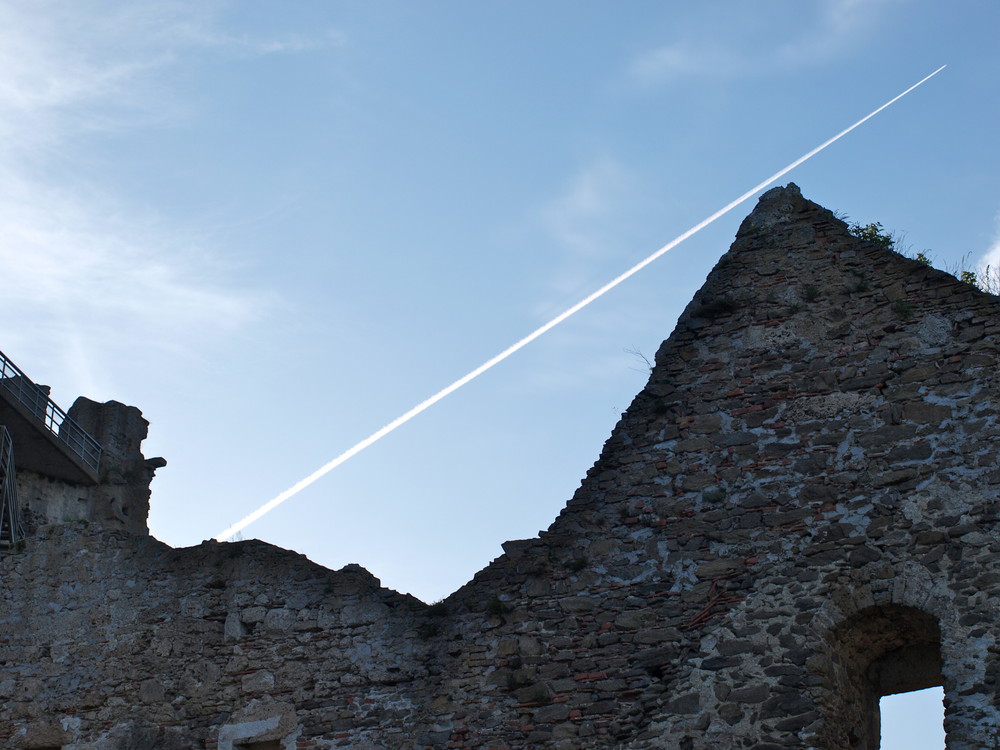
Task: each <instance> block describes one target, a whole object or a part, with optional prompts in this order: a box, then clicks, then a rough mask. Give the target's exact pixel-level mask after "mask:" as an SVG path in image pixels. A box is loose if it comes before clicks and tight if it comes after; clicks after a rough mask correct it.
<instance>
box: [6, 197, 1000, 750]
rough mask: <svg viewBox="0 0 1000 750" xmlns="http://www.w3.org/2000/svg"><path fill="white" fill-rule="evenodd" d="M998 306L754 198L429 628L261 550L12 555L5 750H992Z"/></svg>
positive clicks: (357, 576)
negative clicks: (520, 516) (594, 453)
mask: <svg viewBox="0 0 1000 750" xmlns="http://www.w3.org/2000/svg"><path fill="white" fill-rule="evenodd" d="M998 312H1000V301H998V300H997V298H995V297H991V296H989V295H985V294H982V293H980V292H978V291H977V290H975V289H974V288H972V287H970V286H968V285H965V284H961V283H959V282H957V281H956V280H955V279H954V278H952V277H950V276H948V275H947V274H944V273H941V272H939V271H936V270H934V269H931V268H928V267H926V266H924V265H922V264H920V263H917V262H915V261H912V260H908V259H906V258H903V257H901V256H898V255H896V254H894V253H891V252H889V251H886V250H884V249H882V248H879V247H876V246H874V245H871V244H867V243H865V242H863V241H861V240H858V239H856V238H854V237H852V236H851V235H850V234H849V233H848V232H847V229H846V227H845V226H844V224H843V223H842V222H840V221H839V220H837V219H836V218H834V217H833V215H832V214H830V212H828V211H826V210H825V209H822V208H821V207H819V206H817V205H815V204H813V203H810V202H809V201H806V200H805V199H803V198H802V196H801V195H800V193H799V191H798V189H797V188H796V187H795V186H789V187H787V188H783V189H777V190H774V191H771V192H769V193H767V194H765V195H764V196H763V197H762V198H761V201H760V203H759V205H758V206H757V208H756V209H755V211H754V212H753V213H752V214H751V215H750V216H749V217H748V218H747V219H746V221H744V223H743V225H742V226H741V228H740V231H739V234H738V236H737V239H736V242H735V243H734V245H733V247H732V248H731V249H730V251H729V252H728V253H727V254H726V255H725V256H723V258H722V259H721V260H720V261H719V264H718V265H717V267H716V268H715V269H714V270H713V271H712V273H711V274H710V276H709V278H708V280H707V281H706V283H705V286H704V287H703V288H702V289H701V290H700V291H699V292H698V294H697V295H696V296H695V299H694V300H693V301H692V302H691V304H690V305H689V306H688V308H687V310H686V311H685V312H684V314H683V315H682V317H681V319H680V320H679V322H678V324H677V328H676V330H675V331H674V333H673V334H672V335H671V337H670V338H669V339H668V340H667V341H666V342H664V344H663V346H662V347H661V348H660V350H659V352H658V353H657V356H656V366H655V368H654V371H653V372H652V374H651V377H650V380H649V383H648V384H647V386H646V387H645V388H644V390H643V391H642V392H641V393H640V394H639V395H638V396H637V397H636V399H635V401H634V402H633V404H632V405H631V406H630V408H629V409H628V411H627V412H626V413H625V414H624V415H623V417H622V420H621V422H620V423H619V424H618V426H617V427H616V428H615V430H614V432H613V434H612V436H611V438H610V439H609V440H608V442H607V443H606V445H605V446H604V450H603V452H602V453H601V456H600V458H599V460H598V461H597V463H596V464H595V465H594V467H593V468H592V469H591V470H590V471H589V472H588V475H587V477H586V478H585V479H584V481H583V483H582V485H581V487H580V489H579V490H578V491H577V493H576V494H575V496H574V497H573V499H572V500H571V501H570V502H569V503H568V505H567V506H566V508H565V509H564V510H563V512H562V513H561V514H560V516H559V517H558V518H557V519H556V520H555V522H554V523H553V524H552V526H551V527H550V528H549V530H548V531H547V532H545V533H543V534H542V535H541V536H540V538H538V539H530V540H522V541H514V542H508V543H506V544H505V545H504V550H505V553H504V555H503V556H501V557H500V558H498V559H497V560H496V561H494V562H493V563H492V564H491V565H490V566H488V567H487V568H486V569H484V570H483V571H481V572H480V573H479V574H478V575H477V576H476V577H475V578H474V579H473V580H472V581H471V582H470V583H468V584H467V585H466V586H464V587H463V588H462V589H460V590H459V591H457V592H456V593H455V594H453V595H452V596H451V597H449V598H448V599H447V600H445V601H444V602H442V603H440V604H437V605H433V606H430V607H428V606H427V605H425V604H422V603H421V602H418V601H416V600H414V599H412V598H411V597H405V596H400V595H398V594H396V593H395V592H391V591H387V590H385V589H382V588H380V586H379V584H378V581H377V580H375V579H374V578H372V577H371V576H370V575H369V574H368V573H366V572H365V571H364V570H363V569H361V568H358V567H356V566H348V567H347V568H345V569H343V570H341V571H337V572H331V571H327V570H325V569H322V568H320V567H318V566H315V565H313V564H312V563H309V562H308V561H307V560H305V559H304V558H302V557H300V556H298V555H295V554H294V553H290V552H286V551H284V550H280V549H277V548H274V547H272V546H269V545H266V544H263V543H260V542H242V543H235V544H216V543H206V544H203V545H201V546H200V547H197V548H192V549H183V550H173V549H170V548H168V547H166V546H164V545H162V544H160V543H158V542H156V541H155V540H153V539H150V538H148V537H143V536H133V535H128V534H123V533H114V532H110V531H108V530H107V529H103V528H100V527H94V526H91V527H86V528H84V527H83V525H82V524H60V525H55V526H48V527H45V528H43V529H41V530H40V533H39V535H38V536H37V537H35V538H32V539H30V540H28V544H27V545H26V548H25V549H24V550H21V551H19V552H14V553H12V554H9V555H6V556H4V557H3V559H2V560H0V580H2V582H3V589H2V590H3V594H4V600H3V602H2V603H0V606H2V607H3V610H2V611H3V613H4V614H3V617H2V621H3V628H2V629H0V660H2V662H3V671H2V672H0V675H2V676H0V699H2V703H0V739H3V741H4V742H7V743H9V744H12V745H13V746H14V747H19V748H50V747H64V748H69V749H70V750H83V749H84V748H87V749H90V748H95V749H96V748H132V747H165V748H173V747H177V748H212V749H216V748H217V749H218V750H232V749H236V748H253V749H254V750H268V749H270V748H285V749H286V750H291V749H292V748H338V747H343V748H418V747H451V748H462V747H467V748H480V747H481V748H497V749H499V748H510V749H513V748H530V747H547V748H598V747H600V748H606V747H621V748H636V749H640V748H672V749H673V748H679V749H680V750H708V748H757V750H779V749H780V750H784V749H788V750H791V749H792V748H817V749H818V748H823V749H824V750H855V749H861V748H864V749H868V748H874V747H877V744H878V715H877V700H878V698H879V696H880V695H882V694H885V693H891V692H896V691H900V690H910V689H916V688H920V687H926V686H930V685H935V684H943V686H944V688H945V694H946V722H945V724H946V730H947V733H948V748H949V750H981V749H982V748H987V747H994V746H997V741H996V737H998V736H1000V706H998V700H1000V699H998V698H997V694H998V693H997V687H998V686H997V676H998V673H1000V659H998V650H1000V647H998V646H997V636H998V630H1000V621H998V616H997V609H996V605H995V601H997V596H998V595H1000V570H998V569H997V567H996V563H995V562H994V561H995V560H996V559H997V554H998V553H1000V534H998V529H997V524H998V522H1000V493H998V485H1000V460H998V459H1000V457H998V455H997V450H998V444H1000V402H998V394H1000V389H998V385H1000V383H998V379H1000V374H998V371H997V362H998V356H997V355H998V351H997V346H998V344H997V342H998V334H1000V315H998Z"/></svg>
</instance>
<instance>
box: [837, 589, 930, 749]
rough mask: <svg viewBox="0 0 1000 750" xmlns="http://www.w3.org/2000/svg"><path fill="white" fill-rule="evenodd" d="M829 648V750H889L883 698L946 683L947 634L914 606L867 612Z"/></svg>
mask: <svg viewBox="0 0 1000 750" xmlns="http://www.w3.org/2000/svg"><path fill="white" fill-rule="evenodd" d="M828 647H829V652H828V659H827V665H826V669H825V670H824V671H825V672H826V676H827V680H826V683H827V685H826V696H825V699H824V703H825V708H826V711H825V713H826V716H825V719H826V721H825V725H826V728H825V734H826V746H829V747H836V748H844V750H889V749H890V748H891V745H887V746H886V747H884V748H883V747H882V745H881V737H882V728H881V718H882V716H881V710H880V702H881V699H882V698H883V697H885V696H893V695H897V694H901V693H913V692H914V691H924V690H926V689H928V688H935V687H940V686H941V685H942V683H943V678H942V675H941V630H940V628H939V626H938V623H937V620H936V619H935V618H933V617H931V616H930V615H928V614H927V613H925V612H921V611H920V610H918V609H915V608H913V607H903V606H898V605H889V606H884V607H869V608H867V609H864V610H862V611H860V612H858V613H857V614H856V615H854V616H853V617H851V618H849V619H848V620H847V621H845V622H844V623H842V624H841V625H840V626H838V627H837V628H836V629H835V630H834V632H833V633H831V638H830V643H829V644H828ZM939 694H940V693H939ZM892 702H894V701H892ZM892 702H890V703H892ZM890 703H887V704H886V705H890ZM938 706H939V708H938V710H937V711H935V715H936V716H937V717H938V719H937V722H938V724H937V725H938V726H939V727H941V726H943V720H942V714H941V711H940V706H941V703H940V702H939V703H938ZM907 747H908V750H918V747H917V746H913V745H909V746H907ZM942 747H943V743H942V744H940V745H936V746H930V745H929V746H927V748H928V750H941V748H942ZM919 750H924V746H923V745H921V746H920V747H919Z"/></svg>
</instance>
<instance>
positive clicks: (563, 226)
mask: <svg viewBox="0 0 1000 750" xmlns="http://www.w3.org/2000/svg"><path fill="white" fill-rule="evenodd" d="M629 185H630V180H629V178H628V176H627V174H626V171H625V168H624V167H623V166H622V164H620V163H619V162H618V161H616V160H614V159H611V158H608V157H602V158H599V159H597V160H595V161H593V162H591V163H590V164H587V165H586V166H584V167H582V168H580V169H579V170H578V171H577V172H576V174H574V175H573V176H572V178H570V180H569V182H568V184H567V185H566V186H565V188H564V189H563V190H562V192H561V193H560V194H559V195H558V196H556V197H555V198H553V199H552V200H551V201H550V202H549V203H548V204H547V205H545V206H544V207H543V208H542V211H541V217H542V223H543V224H544V225H545V227H546V229H547V230H548V231H549V233H550V234H551V235H552V237H553V238H554V239H555V240H556V241H557V242H558V243H559V244H560V245H561V246H562V247H563V248H564V249H566V250H569V251H571V252H573V253H574V254H579V255H585V256H594V255H601V254H603V252H604V251H605V249H606V246H607V238H606V237H605V236H604V235H605V234H606V233H604V232H601V231H600V225H601V224H602V223H604V222H605V221H607V219H608V218H609V217H612V216H613V215H614V214H615V212H616V211H618V210H619V209H620V208H621V206H622V203H623V202H624V200H625V197H626V196H627V195H628V193H629V192H630V191H629Z"/></svg>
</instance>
